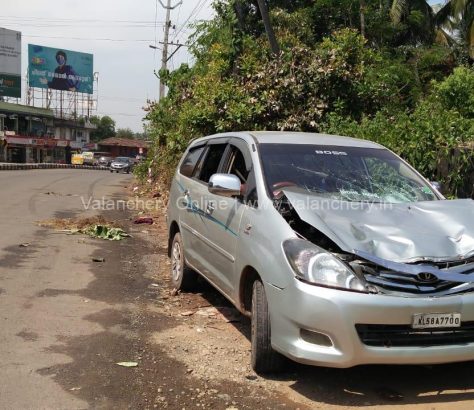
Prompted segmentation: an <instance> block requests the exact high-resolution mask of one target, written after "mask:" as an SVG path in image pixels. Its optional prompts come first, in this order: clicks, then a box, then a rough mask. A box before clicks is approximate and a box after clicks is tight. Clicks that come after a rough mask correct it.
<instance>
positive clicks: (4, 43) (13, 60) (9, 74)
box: [0, 28, 21, 98]
mask: <svg viewBox="0 0 474 410" xmlns="http://www.w3.org/2000/svg"><path fill="white" fill-rule="evenodd" d="M0 97H16V98H20V97H21V33H20V32H19V31H13V30H7V29H5V28H0Z"/></svg>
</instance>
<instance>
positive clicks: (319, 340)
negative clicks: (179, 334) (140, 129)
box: [167, 132, 474, 373]
mask: <svg viewBox="0 0 474 410" xmlns="http://www.w3.org/2000/svg"><path fill="white" fill-rule="evenodd" d="M167 220H168V228H169V241H168V249H169V251H168V253H169V256H170V257H171V279H172V283H173V286H174V287H175V288H176V289H178V290H185V289H190V288H191V287H192V286H193V284H194V281H195V279H196V273H199V274H200V275H201V276H203V277H204V278H205V279H207V280H208V281H209V282H210V283H211V284H213V285H214V286H215V287H216V288H217V289H218V290H219V291H220V292H221V293H222V294H224V295H225V296H226V297H227V298H228V299H229V300H230V301H232V303H233V304H234V305H235V306H236V307H237V308H238V309H239V310H240V311H241V312H242V313H243V314H244V315H247V316H249V317H250V318H251V346H252V350H251V362H252V366H253V368H254V369H255V371H257V372H260V373H265V372H272V371H275V370H278V369H279V368H280V367H281V365H282V363H284V362H283V361H282V357H283V356H286V357H288V358H290V359H292V360H295V361H297V362H301V363H306V364H311V365H318V366H329V367H341V368H345V367H351V366H356V365H360V364H435V363H448V362H459V361H469V360H473V359H474V292H473V290H474V273H473V272H474V204H473V202H472V200H452V201H448V200H446V199H445V198H444V197H443V196H442V195H441V194H440V193H439V192H438V191H437V190H436V189H435V188H434V187H433V186H432V185H431V184H430V183H429V182H428V181H427V180H426V179H424V178H423V177H422V176H421V175H420V174H419V173H418V172H416V171H415V170H414V169H413V168H412V167H411V166H410V165H408V164H407V163H406V162H404V161H403V160H402V159H400V158H399V157H398V156H396V155H395V154H394V153H392V152H391V151H389V150H387V149H386V148H384V147H382V146H380V145H378V144H375V143H372V142H370V141H363V140H356V139H352V138H346V137H338V136H328V135H319V134H305V133H285V132H283V133H277V132H252V133H228V134H221V135H215V136H211V137H206V138H201V139H198V140H195V141H194V142H192V144H191V145H190V147H189V148H188V150H187V151H186V153H185V155H184V156H183V159H182V160H181V162H180V164H179V166H178V170H177V172H176V175H175V177H174V179H173V181H172V185H171V190H170V200H169V206H168V219H167Z"/></svg>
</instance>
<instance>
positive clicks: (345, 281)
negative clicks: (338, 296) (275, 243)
mask: <svg viewBox="0 0 474 410" xmlns="http://www.w3.org/2000/svg"><path fill="white" fill-rule="evenodd" d="M283 250H284V252H285V255H286V258H287V259H288V262H289V263H290V265H291V267H292V268H293V270H294V272H295V274H296V275H297V277H299V278H300V279H303V280H304V281H306V282H309V283H313V284H315V285H321V286H327V287H330V288H337V289H346V290H353V291H356V292H367V289H366V286H365V284H364V283H363V281H362V280H361V279H359V278H358V277H357V276H356V275H355V273H354V272H353V271H352V270H351V269H350V268H349V267H348V266H346V265H345V264H344V263H343V262H342V261H341V260H340V259H338V258H336V257H335V256H334V255H332V254H330V253H329V252H327V251H325V250H324V249H322V248H320V247H318V246H316V245H314V244H313V243H311V242H308V241H305V240H303V239H296V238H295V239H288V240H287V241H285V242H283Z"/></svg>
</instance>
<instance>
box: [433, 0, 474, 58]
mask: <svg viewBox="0 0 474 410" xmlns="http://www.w3.org/2000/svg"><path fill="white" fill-rule="evenodd" d="M436 19H437V21H438V24H439V25H440V26H441V27H443V28H444V29H445V30H447V31H449V32H450V33H452V35H453V37H454V38H455V39H456V40H458V42H460V43H461V44H464V45H465V46H466V47H467V49H468V52H469V55H470V56H471V58H474V0H450V1H447V2H446V4H445V5H444V6H443V7H442V8H441V9H440V10H439V11H438V13H437V14H436Z"/></svg>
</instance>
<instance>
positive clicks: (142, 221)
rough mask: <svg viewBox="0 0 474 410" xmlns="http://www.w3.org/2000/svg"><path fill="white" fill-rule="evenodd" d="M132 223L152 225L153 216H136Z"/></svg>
mask: <svg viewBox="0 0 474 410" xmlns="http://www.w3.org/2000/svg"><path fill="white" fill-rule="evenodd" d="M133 223H134V224H135V225H141V224H147V225H153V218H150V217H145V216H140V217H138V218H136V219H135V220H134V221H133Z"/></svg>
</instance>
